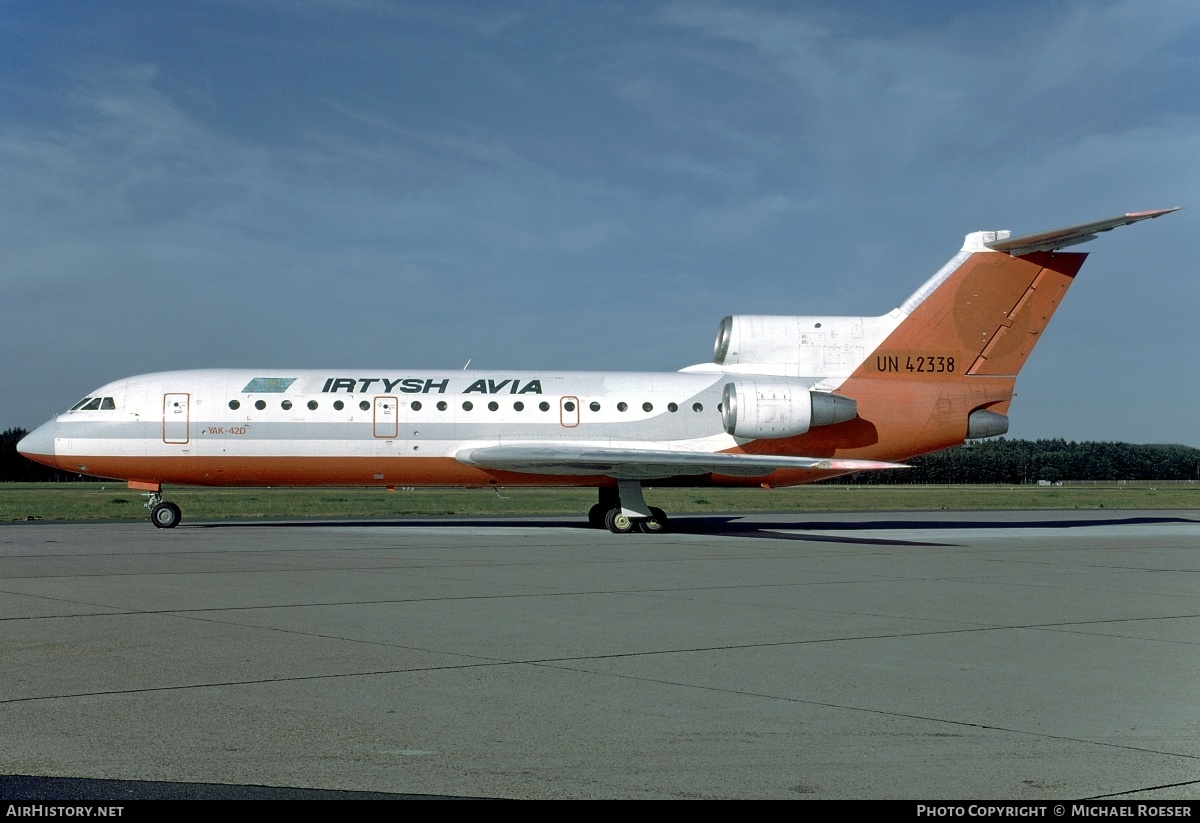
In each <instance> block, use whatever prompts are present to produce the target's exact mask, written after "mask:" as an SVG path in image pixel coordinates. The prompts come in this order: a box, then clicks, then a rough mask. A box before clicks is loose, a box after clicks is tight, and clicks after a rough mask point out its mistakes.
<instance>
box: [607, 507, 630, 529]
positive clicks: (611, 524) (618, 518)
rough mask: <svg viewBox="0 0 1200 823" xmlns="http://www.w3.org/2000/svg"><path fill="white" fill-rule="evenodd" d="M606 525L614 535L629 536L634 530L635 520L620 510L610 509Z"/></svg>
mask: <svg viewBox="0 0 1200 823" xmlns="http://www.w3.org/2000/svg"><path fill="white" fill-rule="evenodd" d="M604 525H605V526H607V527H608V530H609V531H610V532H612V533H613V534H629V533H630V532H631V531H633V529H634V522H633V519H632V518H631V517H630V516H629V515H627V514H624V513H623V512H622V511H621V509H620V508H616V509H610V510H609V512H608V514H606V515H605V516H604Z"/></svg>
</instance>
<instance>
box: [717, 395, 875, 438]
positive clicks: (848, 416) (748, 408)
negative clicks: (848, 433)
mask: <svg viewBox="0 0 1200 823" xmlns="http://www.w3.org/2000/svg"><path fill="white" fill-rule="evenodd" d="M857 416H858V404H857V403H856V402H855V401H853V400H851V399H850V398H849V397H842V396H840V395H836V394H830V393H829V392H815V391H812V390H811V389H809V388H808V387H807V386H800V385H797V384H795V383H784V382H770V383H768V382H757V381H756V382H746V383H727V384H725V390H724V392H722V395H721V421H722V422H723V423H724V425H725V431H726V432H727V433H729V434H732V435H733V436H734V437H749V438H755V439H768V440H769V439H773V438H779V437H795V436H796V435H798V434H804V433H805V432H807V431H808V430H809V429H810V428H812V427H813V426H831V425H833V424H834V423H844V422H845V421H847V420H853V419H854V418H855V417H857Z"/></svg>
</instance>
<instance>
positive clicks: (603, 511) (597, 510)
mask: <svg viewBox="0 0 1200 823" xmlns="http://www.w3.org/2000/svg"><path fill="white" fill-rule="evenodd" d="M607 514H608V507H607V506H605V505H604V504H603V503H597V504H596V505H594V506H592V507H591V508H590V509H588V525H589V526H591V527H592V528H593V529H603V528H604V526H605V522H604V518H605V516H606V515H607Z"/></svg>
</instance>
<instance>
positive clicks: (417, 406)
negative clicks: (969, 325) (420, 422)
mask: <svg viewBox="0 0 1200 823" xmlns="http://www.w3.org/2000/svg"><path fill="white" fill-rule="evenodd" d="M408 407H409V408H410V409H412V410H413V411H420V410H421V401H420V400H414V401H412V402H411V403H409V404H408Z"/></svg>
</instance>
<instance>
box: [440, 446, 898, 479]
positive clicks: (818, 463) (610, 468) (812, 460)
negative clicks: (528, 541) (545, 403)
mask: <svg viewBox="0 0 1200 823" xmlns="http://www.w3.org/2000/svg"><path fill="white" fill-rule="evenodd" d="M455 459H457V460H458V462H460V463H465V464H466V465H468V466H478V467H479V468H484V469H498V470H501V471H512V472H523V473H530V474H554V475H573V476H588V475H604V476H606V477H615V478H618V479H621V480H652V479H661V478H666V477H677V476H681V475H699V474H723V475H727V476H730V477H761V476H764V475H768V474H770V473H771V472H773V471H775V470H777V469H811V470H814V471H872V470H879V469H903V468H907V466H905V465H904V464H903V463H886V462H883V461H879V460H849V459H845V458H835V457H789V456H779V455H767V454H730V453H728V452H696V451H671V450H666V449H619V448H588V447H570V446H561V445H526V446H484V447H479V448H473V449H464V450H463V451H460V452H458V454H456V455H455Z"/></svg>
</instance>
